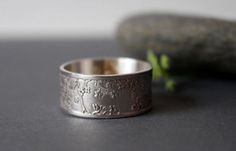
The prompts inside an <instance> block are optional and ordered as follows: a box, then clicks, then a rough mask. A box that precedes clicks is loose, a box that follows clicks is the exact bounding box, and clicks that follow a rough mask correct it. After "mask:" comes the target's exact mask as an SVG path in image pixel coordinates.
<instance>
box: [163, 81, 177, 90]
mask: <svg viewBox="0 0 236 151" xmlns="http://www.w3.org/2000/svg"><path fill="white" fill-rule="evenodd" d="M165 87H166V89H167V90H168V91H173V90H174V89H175V81H174V80H172V79H167V80H166V83H165Z"/></svg>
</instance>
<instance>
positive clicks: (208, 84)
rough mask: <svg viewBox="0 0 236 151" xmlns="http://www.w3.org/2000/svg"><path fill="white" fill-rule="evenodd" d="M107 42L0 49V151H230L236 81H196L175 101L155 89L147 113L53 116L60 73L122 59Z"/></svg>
mask: <svg viewBox="0 0 236 151" xmlns="http://www.w3.org/2000/svg"><path fill="white" fill-rule="evenodd" d="M119 50H120V48H118V47H117V46H116V44H115V43H114V41H111V40H89V41H51V42H46V41H35V42H34V41H31V42H24V41H22V42H1V43H0V71H1V72H0V94H1V98H0V150H1V151H38V150H42V151H46V150H50V151H52V150H57V151H59V150H62V151H66V150H68V151H78V150H79V151H83V150H86V151H90V150H99V151H104V150H114V151H116V150H117V151H118V150H119V151H121V150H129V151H138V150H158V151H174V150H176V151H177V150H178V151H190V150H191V151H200V150H201V151H209V150H211V151H233V150H236V144H235V141H236V81H235V80H226V79H225V80H220V79H198V80H191V81H188V82H185V83H184V84H183V85H182V88H181V89H180V90H179V91H178V92H177V93H175V94H172V95H170V94H166V93H162V92H161V91H160V90H159V89H158V88H157V86H155V85H154V86H153V97H152V98H153V109H152V111H150V112H148V113H146V114H144V115H141V116H137V117H132V118H122V119H111V120H92V119H82V118H76V117H72V116H68V115H66V114H64V113H63V112H61V110H60V109H59V90H58V85H59V84H58V67H59V65H60V64H61V63H63V62H65V61H68V60H71V59H75V58H79V57H91V56H126V55H125V54H124V53H122V52H121V51H119Z"/></svg>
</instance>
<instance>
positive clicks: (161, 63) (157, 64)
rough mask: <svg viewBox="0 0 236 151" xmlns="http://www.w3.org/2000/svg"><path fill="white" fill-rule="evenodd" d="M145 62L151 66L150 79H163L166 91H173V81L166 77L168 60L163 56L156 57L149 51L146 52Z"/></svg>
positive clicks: (168, 66) (168, 65)
mask: <svg viewBox="0 0 236 151" xmlns="http://www.w3.org/2000/svg"><path fill="white" fill-rule="evenodd" d="M147 60H148V61H149V62H150V64H151V65H152V79H153V80H156V79H163V80H164V81H165V88H166V90H168V91H173V90H174V89H175V81H174V80H173V79H170V78H169V75H168V69H169V68H170V58H169V57H168V56H167V55H165V54H161V55H159V56H157V55H155V53H154V52H153V50H152V49H149V50H148V51H147Z"/></svg>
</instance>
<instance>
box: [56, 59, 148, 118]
mask: <svg viewBox="0 0 236 151" xmlns="http://www.w3.org/2000/svg"><path fill="white" fill-rule="evenodd" d="M151 80H152V67H151V65H150V64H149V63H147V62H145V61H141V60H136V59H132V58H123V57H120V58H108V57H105V58H87V59H79V60H74V61H70V62H67V63H64V64H63V65H61V66H60V103H61V108H62V109H63V110H64V111H66V112H67V113H69V114H72V115H75V116H79V117H87V118H119V117H128V116H135V115H138V114H141V113H144V112H146V111H148V110H149V109H150V108H151V93H152V92H151Z"/></svg>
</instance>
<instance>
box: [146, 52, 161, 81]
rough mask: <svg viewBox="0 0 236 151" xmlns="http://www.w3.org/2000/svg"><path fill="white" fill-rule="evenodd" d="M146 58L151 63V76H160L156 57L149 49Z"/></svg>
mask: <svg viewBox="0 0 236 151" xmlns="http://www.w3.org/2000/svg"><path fill="white" fill-rule="evenodd" d="M147 60H148V61H149V62H150V64H151V65H152V78H153V79H157V78H159V77H161V68H160V66H159V64H158V58H157V56H156V55H155V54H154V52H153V51H152V50H151V49H149V50H148V51H147Z"/></svg>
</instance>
